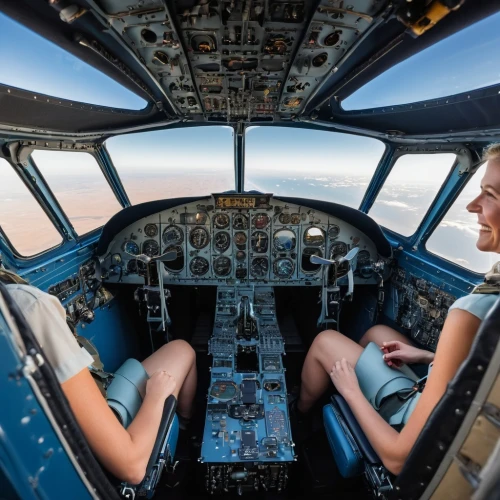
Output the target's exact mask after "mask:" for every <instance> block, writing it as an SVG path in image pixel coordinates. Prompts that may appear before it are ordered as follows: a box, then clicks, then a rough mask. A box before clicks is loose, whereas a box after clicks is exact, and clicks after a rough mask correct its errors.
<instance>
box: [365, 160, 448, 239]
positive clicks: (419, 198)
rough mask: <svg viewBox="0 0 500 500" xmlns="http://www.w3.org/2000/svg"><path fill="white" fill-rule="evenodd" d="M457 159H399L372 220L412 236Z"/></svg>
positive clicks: (377, 201)
mask: <svg viewBox="0 0 500 500" xmlns="http://www.w3.org/2000/svg"><path fill="white" fill-rule="evenodd" d="M455 159H456V156H455V155H454V154H450V153H441V154H408V155H404V156H401V157H399V158H398V159H397V160H396V163H395V164H394V166H393V167H392V170H391V173H390V174H389V177H388V178H387V180H386V181H385V184H384V186H383V187H382V189H381V190H380V193H379V194H378V196H377V199H376V200H375V203H374V204H373V206H372V208H371V209H370V216H371V217H372V218H373V219H375V220H376V221H377V222H378V223H379V224H380V225H381V226H384V227H386V228H388V229H391V230H392V231H395V232H396V233H399V234H402V235H403V236H411V235H412V234H413V233H414V232H415V231H416V229H417V227H418V226H419V224H420V222H421V221H422V219H423V217H424V215H425V214H426V212H427V210H428V209H429V206H430V205H431V203H432V201H433V200H434V198H435V196H436V194H437V192H438V191H439V188H440V187H441V185H442V184H443V182H444V181H445V179H446V176H447V175H448V173H449V172H450V170H451V167H452V166H453V164H454V162H455Z"/></svg>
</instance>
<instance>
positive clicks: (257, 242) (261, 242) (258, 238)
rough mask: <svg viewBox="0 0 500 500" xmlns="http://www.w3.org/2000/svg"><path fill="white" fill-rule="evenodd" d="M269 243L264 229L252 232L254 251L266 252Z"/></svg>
mask: <svg viewBox="0 0 500 500" xmlns="http://www.w3.org/2000/svg"><path fill="white" fill-rule="evenodd" d="M268 245H269V238H268V236H267V234H266V233H265V232H264V231H255V232H254V233H252V250H253V251H254V252H255V253H266V252H267V247H268Z"/></svg>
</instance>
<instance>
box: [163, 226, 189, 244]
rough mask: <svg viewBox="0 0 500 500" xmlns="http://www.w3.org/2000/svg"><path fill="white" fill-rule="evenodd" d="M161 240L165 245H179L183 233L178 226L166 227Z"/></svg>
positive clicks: (182, 238)
mask: <svg viewBox="0 0 500 500" xmlns="http://www.w3.org/2000/svg"><path fill="white" fill-rule="evenodd" d="M162 239H163V243H165V245H179V244H180V243H182V242H183V241H184V233H183V232H182V229H181V228H180V227H178V226H168V227H166V228H165V230H164V231H163V235H162Z"/></svg>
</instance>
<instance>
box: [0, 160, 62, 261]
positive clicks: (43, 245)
mask: <svg viewBox="0 0 500 500" xmlns="http://www.w3.org/2000/svg"><path fill="white" fill-rule="evenodd" d="M0 179H2V181H1V182H0V226H1V228H2V229H3V231H4V232H5V234H6V235H7V238H9V241H10V242H11V243H12V246H13V247H14V249H15V250H16V252H17V253H19V254H20V255H22V256H24V257H31V256H33V255H36V254H38V253H41V252H43V251H45V250H48V249H49V248H53V247H55V246H56V245H59V244H61V243H62V236H61V235H60V234H59V232H58V231H57V229H56V228H55V227H54V225H53V224H52V222H51V220H50V219H49V217H48V216H47V214H46V213H45V212H44V211H43V209H42V207H41V206H40V205H39V204H38V202H37V201H36V199H35V198H33V195H32V194H31V193H30V191H29V189H28V188H27V187H26V186H25V185H24V183H23V181H22V180H21V179H20V178H19V176H18V175H17V174H16V172H15V170H14V169H13V168H12V166H11V165H10V164H9V163H8V162H7V161H6V160H4V159H2V158H0Z"/></svg>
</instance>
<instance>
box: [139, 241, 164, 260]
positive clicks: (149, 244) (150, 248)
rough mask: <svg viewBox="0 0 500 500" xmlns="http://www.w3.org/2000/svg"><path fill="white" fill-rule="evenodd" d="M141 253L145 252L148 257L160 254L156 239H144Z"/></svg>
mask: <svg viewBox="0 0 500 500" xmlns="http://www.w3.org/2000/svg"><path fill="white" fill-rule="evenodd" d="M142 253H145V254H146V255H147V256H148V257H154V256H155V255H160V245H158V242H157V241H156V240H146V241H145V242H144V243H143V244H142Z"/></svg>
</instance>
